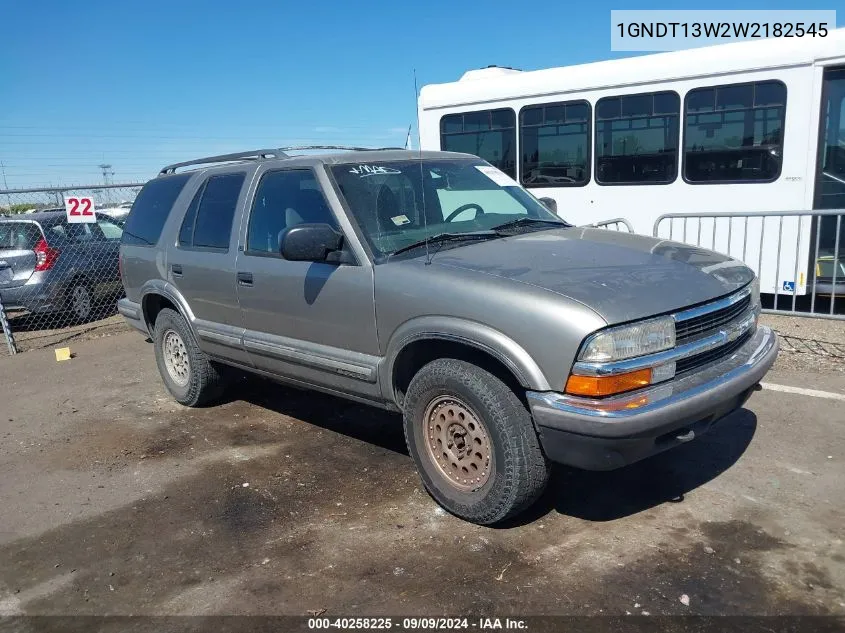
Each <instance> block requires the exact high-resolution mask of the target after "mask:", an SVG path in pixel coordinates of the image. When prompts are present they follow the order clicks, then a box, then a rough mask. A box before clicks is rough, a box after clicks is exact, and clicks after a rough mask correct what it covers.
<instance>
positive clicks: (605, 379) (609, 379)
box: [566, 369, 651, 398]
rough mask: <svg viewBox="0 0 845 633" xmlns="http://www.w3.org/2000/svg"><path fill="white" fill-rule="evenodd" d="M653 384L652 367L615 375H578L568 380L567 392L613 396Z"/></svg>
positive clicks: (581, 394) (579, 394)
mask: <svg viewBox="0 0 845 633" xmlns="http://www.w3.org/2000/svg"><path fill="white" fill-rule="evenodd" d="M650 384H651V369H638V370H637V371H632V372H629V373H627V374H616V375H614V376H576V375H574V374H573V375H571V376H570V377H569V380H567V381H566V393H568V394H571V395H573V396H592V397H594V398H600V397H602V396H612V395H614V394H617V393H623V392H625V391H631V390H632V389H639V388H640V387H645V386H647V385H650Z"/></svg>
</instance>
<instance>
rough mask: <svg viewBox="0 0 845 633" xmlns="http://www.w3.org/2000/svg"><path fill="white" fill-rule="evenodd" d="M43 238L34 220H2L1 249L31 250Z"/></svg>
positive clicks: (0, 227) (0, 231)
mask: <svg viewBox="0 0 845 633" xmlns="http://www.w3.org/2000/svg"><path fill="white" fill-rule="evenodd" d="M39 239H41V230H40V229H39V228H38V226H37V225H36V224H34V223H32V222H0V251H31V250H32V249H33V248H35V244H36V243H37V242H38V240H39Z"/></svg>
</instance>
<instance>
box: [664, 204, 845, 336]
mask: <svg viewBox="0 0 845 633" xmlns="http://www.w3.org/2000/svg"><path fill="white" fill-rule="evenodd" d="M843 216H845V209H816V210H812V211H779V212H731V213H667V214H664V215H661V216H660V217H659V218H657V220H656V221H655V223H654V229H653V235H654V237H665V238H668V239H670V240H676V241H679V242H684V243H687V244H692V245H695V246H701V247H704V248H708V249H710V250H714V251H718V252H720V253H723V254H725V255H729V256H731V257H734V258H736V259H739V260H741V261H742V262H744V263H745V264H746V265H747V266H749V267H750V268H752V269H753V270H754V271H755V273H757V275H758V276H759V277H760V278H761V286H762V287H761V291H762V292H763V293H764V297H763V312H767V313H770V314H784V315H791V316H808V317H820V318H827V319H840V320H845V235H843V229H845V222H843ZM775 239H776V240H777V241H776V243H775V242H774V240H775ZM828 273H829V274H828ZM785 275H787V276H788V277H789V279H788V280H784V276H785Z"/></svg>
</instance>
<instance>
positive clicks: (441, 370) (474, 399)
mask: <svg viewBox="0 0 845 633" xmlns="http://www.w3.org/2000/svg"><path fill="white" fill-rule="evenodd" d="M452 398H453V399H454V402H459V403H461V404H459V405H458V408H459V409H460V410H462V411H463V410H466V411H467V412H468V415H469V416H470V417H469V419H476V418H477V419H478V420H480V421H481V422H482V425H483V431H484V436H485V438H486V439H488V440H489V444H488V443H487V442H485V445H488V446H489V449H488V450H487V451H486V452H487V453H488V455H489V461H488V462H485V463H489V468H490V470H489V474H487V479H486V481H484V483H482V484H480V487H478V488H476V489H466V488H464V489H461V488H460V486H461V483H460V482H459V481H455V482H453V481H450V479H449V476H448V474H447V473H446V472H445V470H444V467H443V466H441V465H438V464H437V463H435V457H434V455H433V453H436V452H438V451H439V450H440V449H439V448H438V449H435V448H434V447H435V444H434V441H436V440H435V439H432V438H433V437H434V436H429V439H430V440H431V441H432V444H431V452H429V447H428V446H426V444H425V441H426V429H427V428H428V429H429V430H430V431H431V432H433V433H436V431H434V429H433V427H432V426H431V425H432V424H434V423H435V422H436V421H437V419H440V414H439V413H438V412H439V411H441V409H440V408H436V409H434V410H433V413H431V414H429V415H428V416H427V415H426V413H427V412H428V411H429V409H430V407H431V406H432V405H433V404H434V403H443V402H445V403H446V404H439V405H438V407H445V409H443V411H444V412H445V410H446V409H448V408H449V406H450V405H449V404H448V403H449V402H451V401H452V400H451V399H452ZM464 403H465V406H466V408H465V409H462V408H461V407H463V406H464ZM450 413H451V414H454V411H451V412H450ZM455 420H457V418H455ZM445 424H446V423H444V426H445ZM404 426H405V440H406V441H407V443H408V451H409V452H410V454H411V457H412V458H413V459H414V462H415V463H416V465H417V470H418V471H419V474H420V478H421V479H422V482H423V485H424V486H425V488H426V490H428V492H429V494H430V495H431V496H432V497H434V499H435V501H437V502H438V503H439V504H440V505H441V506H443V507H444V508H445V509H446V510H448V511H449V512H451V513H452V514H454V515H456V516H458V517H460V518H462V519H465V520H466V521H471V522H472V523H477V524H480V525H491V524H494V523H499V522H501V521H504V520H505V519H509V518H511V517H513V516H516V515H517V514H519V513H520V512H522V511H523V510H525V509H526V508H528V507H529V506H530V505H532V504H533V503H534V502H535V501H536V500H537V499H538V498H539V497H540V495H541V494H542V493H543V490H544V489H545V487H546V484H547V483H548V480H549V473H550V464H549V462H548V461H547V460H546V457H545V455H543V452H542V450H541V449H540V442H539V438H538V437H537V433H536V431H535V430H534V425H533V423H532V420H531V414H530V413H529V412H528V410H527V409H526V408H525V406H524V405H523V404H522V402H521V401H520V400H519V398H518V397H517V396H516V394H515V393H514V392H513V391H512V390H511V389H510V388H509V387H508V386H507V385H505V384H504V383H503V382H502V381H501V380H499V379H498V378H496V377H495V376H493V375H492V374H490V373H489V372H487V371H484V370H483V369H481V368H479V367H477V366H475V365H473V364H471V363H467V362H464V361H460V360H454V359H439V360H435V361H433V362H431V363H429V364H427V365H425V366H424V367H423V368H422V369H420V371H419V372H417V374H416V376H414V378H413V380H412V381H411V384H410V386H409V388H408V393H407V395H406V397H405V403H404ZM452 426H454V425H452ZM473 428H475V427H473ZM473 439H474V438H473ZM475 441H478V440H475ZM479 446H481V444H480V443H479ZM470 452H471V451H470ZM477 455H479V456H480V454H478V453H477ZM443 456H444V457H446V453H443ZM436 459H440V457H439V453H438V457H437V458H436ZM450 461H452V460H451V458H450V457H446V462H447V463H446V465H445V466H446V468H448V466H449V462H450ZM461 469H462V470H463V471H464V472H467V471H466V469H465V468H463V467H461ZM475 472H476V473H477V472H478V470H476V471H475ZM457 476H458V477H460V476H462V475H461V474H460V472H457ZM464 481H465V480H464ZM469 485H470V486H473V485H474V484H473V482H472V479H470V484H469ZM464 486H466V484H464Z"/></svg>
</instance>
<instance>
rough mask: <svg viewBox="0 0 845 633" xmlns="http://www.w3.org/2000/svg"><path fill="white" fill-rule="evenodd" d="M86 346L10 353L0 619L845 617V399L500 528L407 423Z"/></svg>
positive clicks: (131, 347)
mask: <svg viewBox="0 0 845 633" xmlns="http://www.w3.org/2000/svg"><path fill="white" fill-rule="evenodd" d="M71 349H72V351H73V352H74V354H75V356H74V358H73V359H72V360H70V361H66V362H61V363H57V362H56V361H55V359H54V357H53V354H52V350H49V349H44V350H35V351H31V352H28V353H26V354H24V355H21V356H18V357H17V358H3V359H0V508H2V511H0V614H7V615H8V614H30V615H31V614H68V613H74V614H89V615H102V614H130V613H132V614H203V615H205V614H299V615H307V614H308V613H309V612H310V613H325V614H326V615H329V616H337V615H353V616H354V615H397V614H409V615H413V614H427V615H459V614H470V613H481V614H495V615H497V616H504V615H512V614H572V615H599V614H602V615H625V614H628V613H631V614H637V615H645V614H651V615H655V616H656V615H660V614H741V615H749V614H760V615H776V614H777V615H780V614H837V615H843V614H845V546H843V539H845V528H844V527H843V526H845V499H843V496H842V481H843V478H845V435H843V433H842V428H843V427H842V423H843V420H842V417H841V415H840V410H841V407H840V406H839V405H840V404H841V403H838V402H836V401H833V400H825V399H819V398H809V397H807V396H801V395H795V394H790V393H780V392H772V391H766V390H764V391H759V392H756V393H754V395H753V396H752V398H751V400H750V401H749V402H748V404H747V406H746V407H745V408H744V409H742V410H740V411H737V412H736V413H734V414H732V415H731V416H729V417H728V418H725V420H723V421H722V422H721V423H720V424H719V425H718V426H717V427H715V428H714V429H712V430H711V431H710V432H709V433H708V434H706V435H704V436H702V437H701V438H698V439H696V440H695V441H694V442H690V443H689V444H685V445H683V446H680V447H678V448H675V449H673V450H672V451H668V452H666V453H663V454H661V455H658V456H656V457H654V458H652V459H649V460H645V461H643V462H640V463H639V464H635V465H633V466H630V467H628V468H625V469H621V470H618V471H611V472H605V473H590V472H586V471H579V470H574V469H567V468H558V469H557V470H556V471H555V474H554V476H553V479H552V482H551V485H550V488H549V490H548V493H547V494H546V495H545V496H544V498H543V499H542V500H541V502H540V503H539V504H538V505H537V506H536V507H535V508H533V509H532V511H531V512H530V513H528V514H526V515H524V516H522V517H520V519H519V520H518V521H515V522H513V523H511V524H509V525H506V526H503V527H501V528H499V529H490V528H481V527H478V526H474V525H470V524H468V523H465V522H462V521H460V520H458V519H456V518H455V517H452V516H450V515H448V514H447V513H445V512H443V510H441V509H440V508H439V507H438V506H437V505H436V504H435V503H434V502H433V501H432V500H431V499H430V498H429V497H428V495H427V494H426V493H425V491H424V490H423V489H422V488H421V486H420V483H419V478H418V477H417V475H416V472H415V470H414V467H413V464H412V462H411V460H410V458H409V457H408V455H407V451H406V449H405V443H404V438H403V434H402V428H401V420H400V418H399V416H398V415H394V414H389V413H386V412H383V411H379V410H376V409H371V408H367V407H362V406H358V405H355V404H352V403H349V402H346V401H342V400H337V399H334V398H330V397H327V396H323V395H320V394H316V393H311V392H303V391H295V390H291V389H287V388H284V387H281V386H279V385H276V384H274V383H270V382H266V381H263V380H256V379H250V380H248V381H245V382H244V383H241V384H240V385H238V387H237V388H236V389H233V390H232V391H231V392H230V396H229V399H228V400H227V401H226V402H224V403H222V404H220V405H218V406H214V407H208V408H204V409H186V408H184V407H181V406H179V405H178V404H176V403H174V402H173V400H172V399H171V398H170V397H168V395H167V393H166V391H165V390H164V388H163V387H162V384H161V380H160V378H159V376H158V372H157V370H156V365H155V361H154V359H153V350H152V347H151V346H150V345H149V344H147V343H144V341H143V338H142V337H141V336H139V335H137V334H135V333H134V332H127V333H119V334H115V335H113V336H110V337H104V338H100V339H97V340H89V341H76V342H74V343H72V344H71ZM769 380H771V381H772V382H777V383H780V384H794V385H801V384H802V381H806V376H805V375H800V374H794V375H777V372H773V373H772V374H771V375H770V378H769ZM790 380H793V382H790ZM820 382H826V385H827V387H828V388H829V389H830V390H838V391H843V388H845V376H841V375H840V376H826V377H821V378H820ZM0 630H2V627H0ZM92 630H93V629H92ZM640 630H646V629H640Z"/></svg>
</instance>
